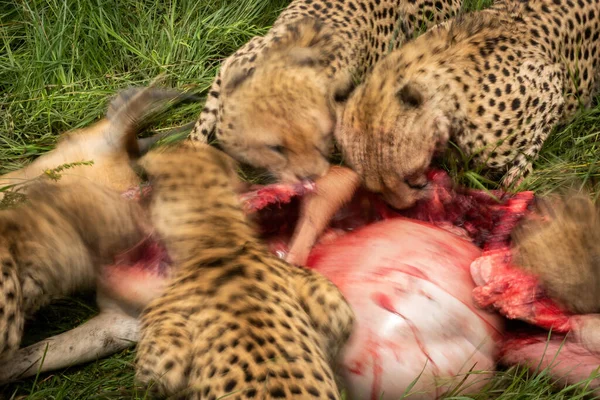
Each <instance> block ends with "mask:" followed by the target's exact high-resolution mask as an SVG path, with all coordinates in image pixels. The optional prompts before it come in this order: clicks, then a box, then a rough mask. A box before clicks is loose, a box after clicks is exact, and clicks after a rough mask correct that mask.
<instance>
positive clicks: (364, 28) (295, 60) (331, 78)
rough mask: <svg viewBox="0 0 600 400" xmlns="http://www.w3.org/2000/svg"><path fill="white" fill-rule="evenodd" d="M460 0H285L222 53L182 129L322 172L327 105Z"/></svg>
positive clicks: (257, 160)
mask: <svg viewBox="0 0 600 400" xmlns="http://www.w3.org/2000/svg"><path fill="white" fill-rule="evenodd" d="M461 4H462V2H461V1H460V0H449V1H440V2H435V3H434V2H430V1H424V0H417V1H414V2H411V1H408V0H383V1H377V2H375V1H373V0H345V1H336V0H334V1H324V0H315V1H306V0H295V1H292V2H291V4H290V5H289V6H288V7H287V8H286V9H285V10H284V11H283V12H282V13H281V15H280V16H279V18H278V19H277V21H275V23H274V25H273V27H272V29H271V30H270V31H269V32H268V33H267V34H266V35H265V36H264V37H255V38H253V39H252V40H250V41H249V42H248V43H247V44H246V45H244V46H243V47H241V48H240V49H239V50H238V51H237V52H236V53H234V54H233V55H232V56H230V57H229V58H227V59H226V60H225V61H224V62H223V64H222V66H221V68H220V71H219V73H218V75H217V77H216V78H215V81H214V83H213V85H212V87H211V90H210V92H209V97H208V99H207V102H206V106H205V108H204V110H203V111H202V113H201V115H200V117H199V119H198V122H197V125H196V127H195V128H194V130H193V131H192V133H191V136H190V137H191V139H192V140H197V141H202V142H207V141H211V140H212V139H214V138H216V140H217V143H218V144H219V145H220V146H221V147H222V148H223V149H224V150H225V151H226V152H227V153H229V154H230V155H231V156H233V157H234V158H236V159H237V160H239V161H242V162H245V163H248V164H250V165H252V166H254V167H261V168H266V169H267V170H269V171H270V172H271V173H273V174H274V175H275V176H276V177H277V178H278V179H279V180H281V181H284V182H288V183H293V182H297V181H298V180H302V179H306V178H313V179H314V178H317V177H319V176H322V175H323V174H325V173H326V172H327V169H328V167H329V161H328V157H329V156H330V153H331V150H332V146H333V143H332V139H333V130H334V128H335V124H336V120H337V115H338V114H339V112H340V110H341V108H342V107H343V104H344V102H345V100H346V98H347V96H348V94H349V93H350V92H351V91H352V89H353V87H354V83H355V81H356V80H360V79H361V78H362V77H363V75H364V74H365V72H366V71H367V70H369V69H370V67H371V65H373V64H374V63H375V62H377V61H378V60H379V59H380V58H382V57H383V56H384V55H385V54H386V53H387V52H388V51H389V50H390V49H393V48H397V47H398V46H400V45H401V44H402V43H404V42H405V41H406V40H408V39H410V38H412V37H413V35H415V34H416V33H417V32H418V31H419V30H421V29H424V28H425V27H428V26H431V25H433V24H435V23H438V22H441V21H443V20H444V19H446V18H449V17H450V16H452V15H454V14H455V13H456V12H457V11H459V9H460V7H461Z"/></svg>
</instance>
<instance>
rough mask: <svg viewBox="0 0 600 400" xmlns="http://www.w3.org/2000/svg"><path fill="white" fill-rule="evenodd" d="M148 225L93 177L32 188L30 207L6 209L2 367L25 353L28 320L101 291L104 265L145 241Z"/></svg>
mask: <svg viewBox="0 0 600 400" xmlns="http://www.w3.org/2000/svg"><path fill="white" fill-rule="evenodd" d="M102 204H103V205H105V206H99V205H102ZM141 220H142V218H141V210H139V206H138V205H137V203H135V202H131V201H126V200H125V199H122V198H121V197H120V195H119V194H118V193H116V192H114V191H112V190H110V189H107V188H104V187H102V186H100V185H97V184H95V183H93V182H90V181H87V180H85V179H82V180H80V181H75V182H69V183H63V184H60V185H59V184H56V183H52V182H38V183H35V184H32V185H30V187H29V188H28V192H27V203H26V204H24V205H22V206H20V207H15V208H11V209H8V210H3V211H1V212H0V267H1V269H2V271H1V272H2V276H1V278H0V311H1V312H0V332H2V334H1V335H0V360H3V361H0V364H2V365H3V364H6V363H7V360H9V359H10V358H11V357H12V356H13V355H14V353H15V351H16V350H17V349H18V348H19V345H20V342H21V337H22V336H23V326H24V321H25V318H26V317H30V316H32V315H33V314H34V313H35V312H36V311H37V310H39V309H40V308H41V307H43V306H45V305H46V304H49V303H50V302H51V301H52V300H54V299H56V298H60V297H64V296H68V295H71V294H73V293H76V292H80V291H85V290H90V289H93V288H94V285H95V283H96V276H97V274H98V268H99V267H100V266H102V265H108V264H110V263H112V259H113V257H114V256H115V255H117V254H119V253H121V252H124V251H126V250H128V249H130V248H132V247H134V246H135V245H136V244H138V243H139V242H142V241H143V239H144V238H145V237H146V235H147V229H145V228H144V226H143V225H141V224H140V223H138V221H141ZM107 227H110V230H107V229H106V228H107Z"/></svg>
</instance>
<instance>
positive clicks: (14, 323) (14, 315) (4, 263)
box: [0, 247, 25, 362]
mask: <svg viewBox="0 0 600 400" xmlns="http://www.w3.org/2000/svg"><path fill="white" fill-rule="evenodd" d="M0 263H1V265H0V268H1V269H2V271H1V275H0V360H2V358H5V357H10V356H11V355H12V353H14V352H15V351H17V350H18V348H19V345H20V344H21V337H22V336H23V325H24V322H25V317H24V314H23V296H22V292H21V284H20V282H19V277H18V275H17V266H16V264H15V262H14V260H13V258H12V257H11V255H10V253H9V251H8V249H7V248H4V247H0ZM0 362H1V361H0Z"/></svg>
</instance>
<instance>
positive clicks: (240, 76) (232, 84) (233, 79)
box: [223, 65, 255, 94]
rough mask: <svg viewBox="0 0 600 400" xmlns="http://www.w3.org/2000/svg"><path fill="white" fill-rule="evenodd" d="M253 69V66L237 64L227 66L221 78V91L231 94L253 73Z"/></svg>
mask: <svg viewBox="0 0 600 400" xmlns="http://www.w3.org/2000/svg"><path fill="white" fill-rule="evenodd" d="M254 71H255V69H254V67H252V68H241V67H238V66H237V65H235V66H234V65H231V66H229V68H227V71H226V73H225V76H224V78H223V91H224V92H225V93H226V94H231V93H232V92H233V91H235V89H237V88H238V87H240V85H241V84H242V83H244V81H246V80H247V79H248V78H250V77H251V76H252V75H253V74H254Z"/></svg>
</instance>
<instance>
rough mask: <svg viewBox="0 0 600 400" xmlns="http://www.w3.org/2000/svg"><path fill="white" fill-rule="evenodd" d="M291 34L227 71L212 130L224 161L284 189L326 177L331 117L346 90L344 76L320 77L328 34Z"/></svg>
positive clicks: (302, 29) (312, 26)
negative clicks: (258, 172)
mask: <svg viewBox="0 0 600 400" xmlns="http://www.w3.org/2000/svg"><path fill="white" fill-rule="evenodd" d="M292 33H293V34H291V35H288V36H290V37H288V38H287V39H286V38H285V37H284V38H282V39H281V42H280V44H279V45H278V46H276V47H274V48H272V49H270V51H269V54H267V55H266V56H265V58H264V59H263V60H262V61H261V62H257V63H256V64H255V65H254V66H253V67H252V68H250V69H247V70H246V69H243V68H241V67H238V66H236V65H232V66H230V67H229V68H228V69H227V71H226V72H225V77H224V78H223V91H222V94H221V106H222V108H221V109H220V110H219V111H220V118H219V121H218V123H217V128H216V129H217V131H216V137H217V141H218V143H219V145H220V146H221V147H222V148H223V150H225V151H226V152H227V153H228V154H230V155H231V156H232V157H234V158H235V159H237V160H238V161H240V162H243V163H247V164H250V165H252V166H254V167H259V168H264V169H266V170H268V171H270V172H271V173H272V174H273V175H275V177H276V178H277V179H279V180H280V181H282V182H286V183H297V182H299V181H301V180H303V179H315V178H317V177H319V176H322V175H324V174H325V173H326V172H327V171H328V169H329V161H328V157H329V155H330V153H331V151H332V146H333V129H334V127H335V121H336V117H337V115H338V112H339V109H340V107H341V106H340V105H341V103H342V101H343V100H345V98H347V94H349V91H350V90H352V79H351V77H350V76H343V77H342V78H331V77H330V76H329V74H328V73H327V65H328V62H329V61H328V59H327V57H328V55H329V54H330V52H329V51H326V49H327V48H329V47H330V46H329V43H328V40H330V39H329V37H330V35H329V33H327V32H325V31H324V30H323V29H322V28H321V27H320V26H319V25H317V24H316V23H314V22H312V23H306V22H303V23H301V24H299V25H298V26H297V27H296V28H295V30H293V31H292ZM325 53H327V55H326V54H325ZM337 75H339V74H337Z"/></svg>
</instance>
